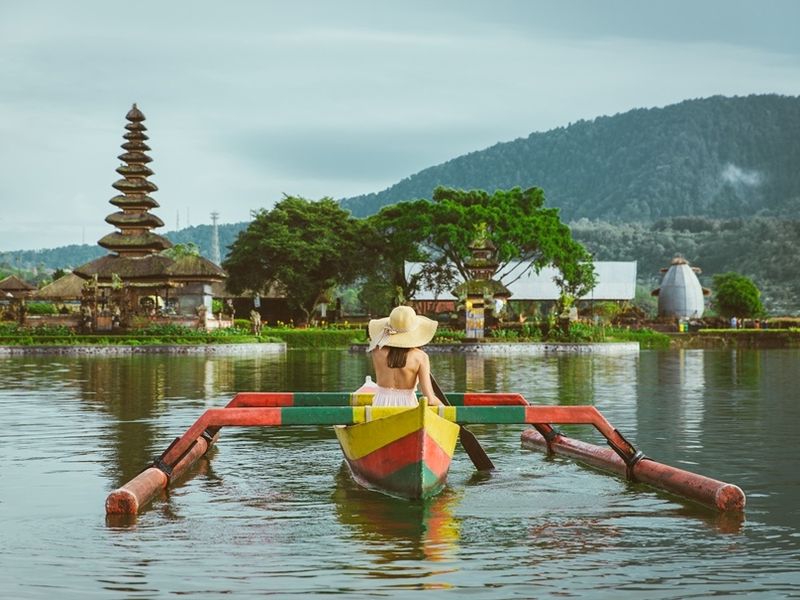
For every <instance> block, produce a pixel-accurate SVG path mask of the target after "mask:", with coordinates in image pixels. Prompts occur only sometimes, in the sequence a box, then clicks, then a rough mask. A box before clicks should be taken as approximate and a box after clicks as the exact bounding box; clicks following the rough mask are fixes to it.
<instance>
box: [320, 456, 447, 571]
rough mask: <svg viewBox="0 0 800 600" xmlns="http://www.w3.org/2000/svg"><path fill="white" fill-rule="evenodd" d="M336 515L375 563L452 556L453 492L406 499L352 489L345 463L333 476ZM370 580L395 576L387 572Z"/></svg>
mask: <svg viewBox="0 0 800 600" xmlns="http://www.w3.org/2000/svg"><path fill="white" fill-rule="evenodd" d="M335 485H336V488H335V490H334V492H333V496H332V497H333V501H334V504H335V509H336V516H337V518H338V519H339V521H340V522H341V523H342V524H343V525H347V526H348V528H349V529H350V530H351V531H352V532H353V533H354V534H355V536H356V537H357V538H358V539H359V540H361V541H362V542H363V543H364V547H365V549H366V551H367V552H368V553H370V554H371V555H373V558H374V562H375V563H376V564H378V565H383V566H386V565H395V564H398V563H401V562H402V561H409V560H414V561H419V560H425V561H430V562H446V561H449V560H452V559H454V558H455V556H456V554H457V551H458V547H459V538H460V527H459V521H458V519H456V517H455V516H454V515H453V511H454V509H455V507H456V506H457V505H458V501H459V497H460V496H459V494H458V493H457V492H454V491H453V490H450V489H445V490H444V491H443V492H442V493H440V494H439V495H437V496H434V497H433V498H429V499H427V500H418V501H408V500H402V499H397V498H392V497H390V496H386V495H384V494H381V493H379V492H374V491H370V490H366V489H364V488H362V487H360V486H358V485H357V484H356V483H355V482H354V481H353V480H352V478H351V476H350V473H349V472H348V470H347V466H346V465H344V464H343V465H342V468H341V469H340V470H339V472H338V473H337V475H336V482H335ZM382 573H383V572H382V571H378V572H376V573H375V574H374V576H375V577H381V576H390V577H394V576H396V573H393V572H392V571H391V570H389V571H386V572H385V574H383V575H382Z"/></svg>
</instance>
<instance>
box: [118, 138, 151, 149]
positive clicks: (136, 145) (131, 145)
mask: <svg viewBox="0 0 800 600" xmlns="http://www.w3.org/2000/svg"><path fill="white" fill-rule="evenodd" d="M120 147H121V148H122V149H123V150H127V151H128V152H147V151H148V150H150V149H151V148H150V146H148V145H147V144H145V143H144V142H143V141H141V140H138V139H137V140H132V141H130V142H125V143H124V144H122V146H120Z"/></svg>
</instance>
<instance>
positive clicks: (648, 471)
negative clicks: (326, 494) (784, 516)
mask: <svg viewBox="0 0 800 600" xmlns="http://www.w3.org/2000/svg"><path fill="white" fill-rule="evenodd" d="M448 398H449V399H450V401H451V402H452V404H453V406H441V407H438V412H439V415H440V416H441V417H444V418H445V419H447V420H449V421H452V422H454V423H458V424H459V425H472V424H479V423H480V424H529V425H532V426H533V428H532V429H528V430H526V431H525V432H524V433H523V434H522V441H523V445H524V446H526V447H530V448H536V449H545V450H546V451H547V452H548V453H549V454H561V455H565V456H569V457H571V458H575V459H578V460H581V461H584V462H587V463H589V464H591V465H593V466H596V467H599V468H601V469H606V470H610V471H612V472H616V473H619V474H621V475H623V476H625V477H626V478H627V479H629V480H632V481H639V482H641V483H646V484H649V485H651V486H653V487H656V488H659V489H662V490H665V491H668V492H671V493H674V494H678V495H680V496H683V497H686V498H689V499H691V500H694V501H697V502H699V503H701V504H704V505H706V506H708V507H711V508H715V509H717V510H720V511H742V510H744V506H745V496H744V493H743V492H742V490H741V489H740V488H739V487H737V486H735V485H732V484H729V483H724V482H721V481H717V480H715V479H710V478H708V477H704V476H702V475H698V474H696V473H691V472H689V471H684V470H682V469H677V468H675V467H671V466H669V465H665V464H663V463H658V462H656V461H654V460H652V459H649V458H647V457H645V456H644V454H643V453H642V452H641V451H639V450H637V449H636V448H635V447H634V446H633V445H632V444H630V443H629V442H628V441H627V440H626V439H625V438H624V437H623V436H622V434H621V433H620V432H619V431H618V430H617V429H616V428H614V427H613V425H611V423H609V422H608V420H606V418H605V417H604V416H603V415H602V413H601V412H600V411H599V410H597V409H596V408H595V407H594V406H543V405H531V404H528V402H527V401H526V400H525V398H524V397H523V396H522V395H520V394H448ZM369 402H371V394H349V393H336V392H333V393H330V392H329V393H311V392H295V393H291V392H281V393H270V392H244V393H239V394H237V395H236V396H235V397H234V398H233V400H231V402H230V403H229V404H228V405H227V406H226V407H225V408H211V409H208V410H206V411H205V412H204V413H203V414H202V415H201V416H200V418H199V419H198V420H197V421H196V422H195V423H194V424H193V425H192V426H191V427H189V429H188V430H186V432H185V433H184V434H183V435H182V436H181V437H178V438H176V439H175V440H174V441H173V442H172V444H170V446H169V447H168V448H167V449H166V450H165V451H164V453H163V454H162V455H161V456H159V457H158V458H157V459H156V460H155V461H154V462H153V464H152V465H150V466H149V467H147V468H145V469H144V470H143V471H142V472H141V473H140V474H139V475H137V476H136V477H134V478H133V479H132V480H131V481H129V482H128V483H126V484H125V485H123V486H122V487H120V488H118V489H116V490H113V491H112V492H111V493H110V494H109V496H108V497H107V499H106V513H107V514H137V513H138V512H139V511H140V510H141V509H142V508H143V507H144V506H145V505H147V504H148V503H149V502H150V501H151V500H152V499H153V498H154V497H155V495H156V494H158V493H159V492H161V491H163V490H165V489H166V488H167V487H168V486H169V485H170V482H171V481H172V480H176V479H178V478H179V477H181V476H182V475H183V474H184V473H185V472H186V471H187V470H188V469H189V467H190V466H191V465H192V464H193V463H194V462H195V461H196V460H197V459H198V458H200V457H201V456H203V455H204V454H205V453H206V452H207V451H208V449H209V448H210V447H211V446H212V445H213V444H214V443H215V441H216V439H217V438H218V436H219V430H220V429H221V428H222V427H230V426H261V427H274V426H287V425H354V424H357V423H363V422H366V421H370V420H373V419H377V418H381V417H382V416H387V415H389V414H394V413H396V412H398V410H403V409H398V408H395V407H372V406H369V405H368V403H369ZM431 410H437V409H434V408H431ZM553 423H557V424H562V425H592V426H594V427H595V428H596V429H597V430H598V431H599V432H600V433H601V434H602V435H603V437H604V438H605V439H606V441H607V443H608V445H609V446H610V449H604V448H602V447H599V446H594V445H591V444H586V443H584V442H580V441H578V440H573V439H571V438H568V437H567V436H565V435H563V434H562V433H561V432H559V431H558V430H557V429H556V428H554V427H553V426H552V424H553Z"/></svg>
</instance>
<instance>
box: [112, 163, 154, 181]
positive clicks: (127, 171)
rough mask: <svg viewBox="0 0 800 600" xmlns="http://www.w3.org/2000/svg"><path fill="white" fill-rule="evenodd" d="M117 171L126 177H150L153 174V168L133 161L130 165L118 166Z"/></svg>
mask: <svg viewBox="0 0 800 600" xmlns="http://www.w3.org/2000/svg"><path fill="white" fill-rule="evenodd" d="M117 173H119V174H120V175H122V176H123V177H125V178H126V179H127V178H129V177H150V175H152V174H153V171H152V169H150V167H148V166H146V165H141V164H138V163H132V164H130V165H122V166H119V167H117Z"/></svg>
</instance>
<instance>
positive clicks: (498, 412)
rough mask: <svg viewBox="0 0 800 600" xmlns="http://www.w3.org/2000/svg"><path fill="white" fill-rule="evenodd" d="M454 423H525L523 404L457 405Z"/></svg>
mask: <svg viewBox="0 0 800 600" xmlns="http://www.w3.org/2000/svg"><path fill="white" fill-rule="evenodd" d="M456 423H460V424H462V425H469V424H473V423H475V424H477V423H497V424H499V423H525V407H524V406H459V407H458V410H457V411H456Z"/></svg>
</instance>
